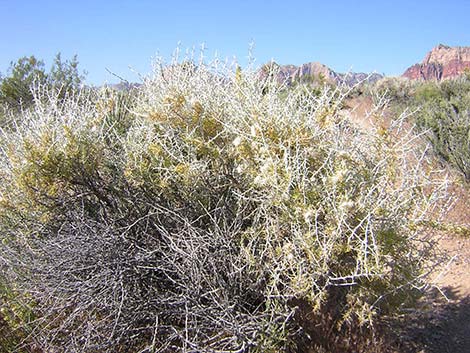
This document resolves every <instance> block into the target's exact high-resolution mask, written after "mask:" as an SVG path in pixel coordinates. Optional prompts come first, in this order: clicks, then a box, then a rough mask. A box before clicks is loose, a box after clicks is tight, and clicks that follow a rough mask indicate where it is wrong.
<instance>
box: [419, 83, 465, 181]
mask: <svg viewBox="0 0 470 353" xmlns="http://www.w3.org/2000/svg"><path fill="white" fill-rule="evenodd" d="M413 98H414V104H415V106H417V107H419V111H418V113H417V115H416V122H417V124H418V126H420V127H421V128H422V129H425V130H429V139H430V141H431V143H432V145H433V148H434V150H435V152H436V153H437V154H438V155H439V156H441V157H442V158H443V159H444V160H445V161H447V162H449V163H450V164H451V165H452V166H453V167H455V168H456V169H457V170H459V171H460V172H461V173H462V174H463V175H464V177H465V179H466V180H467V181H470V80H469V79H468V78H467V77H465V76H464V77H461V78H458V79H453V80H446V81H443V82H441V83H439V84H436V83H426V84H423V85H421V86H420V87H418V88H417V89H416V92H415V95H414V97H413Z"/></svg>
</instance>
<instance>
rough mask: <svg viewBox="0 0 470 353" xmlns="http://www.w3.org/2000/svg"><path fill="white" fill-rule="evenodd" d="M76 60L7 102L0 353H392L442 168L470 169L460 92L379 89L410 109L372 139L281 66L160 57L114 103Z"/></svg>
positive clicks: (464, 87)
mask: <svg viewBox="0 0 470 353" xmlns="http://www.w3.org/2000/svg"><path fill="white" fill-rule="evenodd" d="M59 60H60V58H59ZM67 65H69V66H68V67H69V69H70V70H66V69H64V66H61V67H62V69H61V70H62V71H63V72H65V77H62V76H60V75H59V76H57V77H60V78H56V79H52V80H53V81H58V82H68V81H67V77H73V78H74V79H76V80H75V81H73V82H74V84H71V85H70V86H67V85H64V84H59V85H56V84H50V81H47V82H49V83H47V82H46V81H34V80H32V82H31V83H32V85H31V86H28V87H30V88H31V91H28V92H31V96H28V97H30V98H31V99H30V100H29V101H28V102H29V103H28V105H21V102H20V101H17V102H20V104H19V107H18V106H15V107H14V109H13V108H12V106H11V102H9V101H7V100H3V102H7V103H5V104H4V108H5V109H4V110H3V113H2V120H1V121H2V128H1V133H0V151H1V153H0V175H1V178H2V183H1V185H0V237H1V242H2V243H1V246H0V267H1V270H2V271H1V275H0V307H1V308H0V310H1V311H0V350H3V351H5V352H10V351H18V352H56V351H57V352H62V351H64V352H76V351H80V352H173V351H175V352H357V351H364V352H387V351H393V349H395V348H396V347H393V346H391V345H392V344H393V342H390V341H388V340H387V338H388V336H387V331H386V329H385V326H384V325H381V323H382V322H383V321H384V320H385V319H390V318H392V319H393V318H398V317H401V315H404V313H406V312H407V310H408V311H409V310H411V309H413V308H416V305H417V303H418V301H419V298H420V297H421V296H422V295H423V288H425V287H426V279H427V277H426V276H427V275H428V274H429V273H431V272H432V271H433V268H434V266H436V265H437V264H436V259H437V257H436V255H435V250H436V248H435V242H434V239H433V237H432V235H433V234H434V232H436V231H441V230H442V227H441V223H440V218H439V217H440V215H441V211H443V210H444V207H443V205H445V202H444V201H445V198H446V197H447V186H448V183H449V181H448V179H447V177H446V174H445V173H443V172H442V171H440V170H439V171H437V170H434V169H433V168H430V166H433V165H434V164H433V163H434V162H433V158H435V155H438V156H440V157H442V160H443V161H444V163H447V162H448V163H450V164H451V165H452V168H455V169H456V170H458V171H459V172H460V173H462V175H464V179H465V180H466V181H463V182H462V183H465V182H468V178H469V175H470V174H469V168H470V166H469V158H470V155H469V147H470V145H469V143H470V142H469V141H470V135H469V131H470V129H469V123H470V115H469V109H468V107H469V103H470V102H469V99H470V96H469V92H470V90H469V87H470V83H469V80H468V78H466V77H463V78H460V79H456V80H453V81H446V82H442V83H440V84H437V83H423V84H418V83H413V84H411V83H409V81H392V80H388V81H384V80H383V81H379V82H377V83H376V84H371V85H370V86H369V89H371V90H374V93H376V94H377V95H378V96H381V97H383V94H386V95H387V94H388V96H386V97H389V98H390V99H392V102H393V99H394V98H396V100H395V101H396V102H398V103H399V104H401V105H402V106H403V105H406V106H408V107H409V108H410V110H411V111H412V114H411V115H410V114H408V113H405V114H402V113H401V112H400V111H399V109H398V108H396V109H389V110H388V113H389V114H390V113H391V112H392V113H391V114H393V117H392V118H391V119H390V121H388V122H387V124H384V123H383V122H382V121H381V120H380V119H381V118H382V116H381V115H380V112H381V111H383V109H384V108H383V107H381V106H379V107H376V110H375V111H376V112H379V113H377V116H376V120H375V122H376V125H375V126H374V128H372V129H370V130H367V129H361V128H359V127H357V126H356V125H355V124H353V123H352V122H351V121H350V120H349V119H348V117H347V116H345V115H344V114H343V110H344V109H345V108H344V105H343V102H344V100H346V99H347V97H349V95H350V94H351V92H352V91H353V89H351V88H350V87H347V86H344V85H333V84H328V85H322V86H318V85H315V87H314V89H312V87H311V86H310V85H306V84H302V83H300V84H297V85H294V86H286V85H284V84H283V83H282V82H279V80H278V79H277V76H276V71H275V70H277V69H278V68H276V67H275V66H272V67H270V68H268V69H267V70H271V71H270V72H269V73H268V74H267V75H263V76H260V74H259V71H258V70H256V69H255V68H250V67H248V68H245V69H243V70H242V69H239V68H238V69H237V68H236V67H231V66H227V65H225V64H223V63H220V62H217V61H215V62H210V63H205V62H202V61H201V62H192V61H188V60H185V59H184V60H177V59H175V60H174V61H172V62H170V63H168V64H166V63H164V62H163V61H158V60H157V61H156V62H155V63H154V70H153V72H152V73H151V74H150V75H148V76H147V77H145V78H144V79H143V82H142V85H141V86H139V87H134V88H132V89H130V90H124V91H117V90H113V89H112V88H106V87H104V88H86V87H82V88H80V87H79V85H78V82H79V78H80V75H79V74H78V71H77V70H76V68H77V67H76V65H75V64H73V62H72V64H70V63H69V64H67ZM33 66H34V65H33ZM61 70H58V71H61ZM33 81H34V82H33ZM5 82H6V81H5V78H4V79H3V81H2V84H4V83H5ZM309 83H310V82H309ZM405 86H406V90H404V87H405ZM64 87H66V89H65V90H64ZM28 94H29V93H28ZM397 97H399V98H397ZM398 103H397V104H398ZM427 142H431V145H432V148H433V149H434V151H435V154H433V153H431V150H432V149H431V148H429V146H428V143H427ZM446 226H447V227H448V226H449V225H448V224H446ZM462 229H463V234H466V233H465V229H466V228H462Z"/></svg>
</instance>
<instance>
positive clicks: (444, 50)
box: [403, 44, 470, 80]
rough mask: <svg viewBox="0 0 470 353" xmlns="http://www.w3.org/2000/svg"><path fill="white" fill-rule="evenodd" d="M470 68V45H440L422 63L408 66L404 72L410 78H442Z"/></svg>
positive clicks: (453, 75)
mask: <svg viewBox="0 0 470 353" xmlns="http://www.w3.org/2000/svg"><path fill="white" fill-rule="evenodd" d="M466 69H469V70H470V47H449V46H446V45H442V44H440V45H438V46H437V47H435V48H434V49H433V50H431V51H430V52H429V53H428V54H427V55H426V57H425V58H424V60H423V61H422V62H421V63H420V64H416V65H413V66H411V67H410V68H408V69H407V70H406V71H405V73H404V74H403V76H404V77H408V78H410V79H414V80H416V79H422V80H442V79H444V78H448V77H455V76H458V75H460V74H462V73H463V72H464V70H466Z"/></svg>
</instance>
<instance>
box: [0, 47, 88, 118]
mask: <svg viewBox="0 0 470 353" xmlns="http://www.w3.org/2000/svg"><path fill="white" fill-rule="evenodd" d="M83 80H84V75H83V74H81V73H80V72H79V71H78V60H77V56H74V57H73V58H72V60H70V61H69V60H66V61H65V62H64V61H62V59H61V55H60V53H58V54H57V55H56V57H55V58H54V63H53V65H52V67H51V69H50V71H49V72H47V71H46V69H45V66H44V62H43V61H42V60H38V59H37V58H35V57H34V56H30V57H22V58H20V59H18V61H16V62H12V63H11V64H10V68H9V69H8V72H7V75H6V76H5V77H0V105H1V106H2V107H3V109H6V110H7V111H10V112H11V111H17V112H19V111H20V110H21V109H26V108H28V107H30V106H31V105H32V104H33V101H34V94H33V89H34V88H41V89H44V88H45V87H46V86H47V87H48V88H49V89H50V88H54V89H56V90H57V91H58V92H59V97H60V98H62V99H63V98H64V97H65V95H66V94H70V93H71V92H72V91H76V90H78V89H79V87H80V85H81V84H82V82H83Z"/></svg>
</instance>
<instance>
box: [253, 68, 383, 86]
mask: <svg viewBox="0 0 470 353" xmlns="http://www.w3.org/2000/svg"><path fill="white" fill-rule="evenodd" d="M271 70H273V71H272V72H276V75H277V79H278V81H279V82H282V83H286V84H287V85H289V86H290V85H293V84H296V83H311V84H323V83H333V84H346V85H349V86H352V85H355V84H357V83H360V82H376V81H378V80H380V79H381V78H383V76H382V75H380V74H378V73H372V74H366V73H362V72H361V73H355V72H349V73H346V74H343V73H338V72H335V71H333V70H331V69H330V68H329V67H328V66H326V65H323V64H321V63H319V62H310V63H306V64H302V65H300V66H295V65H278V64H276V63H274V62H272V63H269V64H266V65H264V66H263V67H262V68H261V76H264V77H266V75H267V74H268V72H270V71H271Z"/></svg>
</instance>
